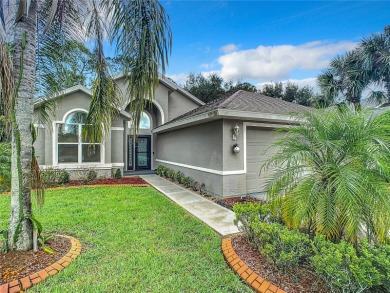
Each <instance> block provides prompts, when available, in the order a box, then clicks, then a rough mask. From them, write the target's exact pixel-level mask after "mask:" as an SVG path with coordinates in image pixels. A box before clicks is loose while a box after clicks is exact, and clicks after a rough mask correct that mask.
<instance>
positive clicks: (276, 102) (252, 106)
mask: <svg viewBox="0 0 390 293" xmlns="http://www.w3.org/2000/svg"><path fill="white" fill-rule="evenodd" d="M219 109H225V110H235V111H247V112H252V113H253V112H255V113H256V112H257V113H266V114H279V115H288V114H290V113H297V112H298V113H299V112H305V111H308V110H310V109H311V108H309V107H305V106H302V105H298V104H294V103H290V102H286V101H283V100H281V99H275V98H271V97H268V96H265V95H263V94H261V93H252V92H247V91H244V90H239V91H237V92H235V93H234V94H232V95H228V96H225V97H222V98H220V99H216V100H213V101H210V102H208V103H207V104H205V105H203V106H200V107H198V108H196V109H194V110H192V111H190V112H187V113H185V114H183V115H181V116H179V117H177V118H175V119H173V120H171V121H169V122H167V123H165V124H164V125H167V124H170V123H173V122H177V121H180V120H184V119H187V118H189V117H192V116H196V115H199V114H202V113H207V112H209V111H213V110H219Z"/></svg>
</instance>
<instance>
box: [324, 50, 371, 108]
mask: <svg viewBox="0 0 390 293" xmlns="http://www.w3.org/2000/svg"><path fill="white" fill-rule="evenodd" d="M369 83H370V78H369V73H368V71H367V70H363V66H362V62H361V59H360V57H359V52H358V51H357V50H353V51H350V52H347V53H346V54H345V55H343V56H337V57H335V58H333V59H332V60H331V62H330V67H329V68H327V69H325V70H324V71H323V72H322V73H321V74H320V75H319V76H318V84H319V86H320V88H321V90H322V91H323V93H324V94H325V96H326V97H327V98H328V99H333V100H337V98H342V99H343V98H344V99H345V100H346V101H347V102H349V103H352V104H354V105H355V107H357V108H359V107H360V100H361V98H362V92H363V90H364V89H365V88H366V87H367V86H368V85H369Z"/></svg>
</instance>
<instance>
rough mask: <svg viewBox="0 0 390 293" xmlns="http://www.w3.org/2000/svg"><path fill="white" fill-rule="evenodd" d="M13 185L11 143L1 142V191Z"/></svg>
mask: <svg viewBox="0 0 390 293" xmlns="http://www.w3.org/2000/svg"><path fill="white" fill-rule="evenodd" d="M10 187H11V144H10V143H0V192H3V191H9V190H10Z"/></svg>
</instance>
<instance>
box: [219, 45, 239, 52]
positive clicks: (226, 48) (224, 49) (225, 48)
mask: <svg viewBox="0 0 390 293" xmlns="http://www.w3.org/2000/svg"><path fill="white" fill-rule="evenodd" d="M238 48H239V46H238V45H235V44H227V45H225V46H223V47H221V48H220V50H221V51H222V52H223V53H225V54H228V53H232V52H235V51H237V50H238Z"/></svg>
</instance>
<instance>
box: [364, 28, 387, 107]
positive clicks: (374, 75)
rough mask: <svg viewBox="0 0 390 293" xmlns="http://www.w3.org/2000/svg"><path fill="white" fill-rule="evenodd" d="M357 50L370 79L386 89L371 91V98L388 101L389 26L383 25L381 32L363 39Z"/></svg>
mask: <svg viewBox="0 0 390 293" xmlns="http://www.w3.org/2000/svg"><path fill="white" fill-rule="evenodd" d="M357 51H358V52H359V56H360V59H361V62H362V67H363V70H366V71H368V72H369V78H370V79H371V81H372V82H373V83H374V84H376V85H378V86H383V87H384V88H385V89H386V92H385V93H383V92H382V91H380V90H379V91H371V98H372V99H375V100H379V101H383V100H387V102H390V26H387V27H385V29H384V32H383V33H380V34H373V35H371V36H370V37H368V38H365V39H363V40H362V42H361V43H360V44H359V47H358V48H357Z"/></svg>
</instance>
